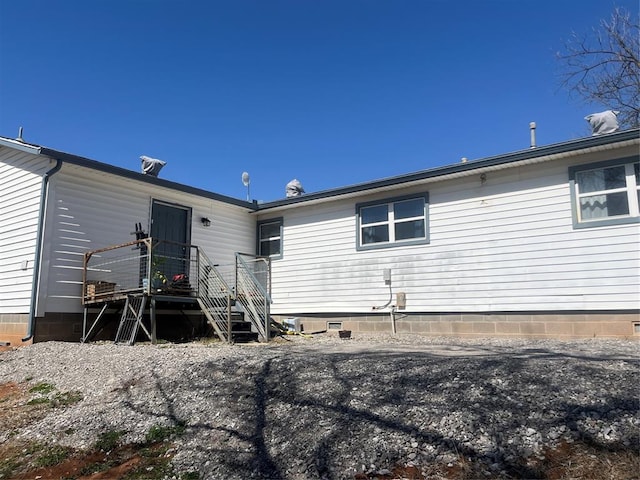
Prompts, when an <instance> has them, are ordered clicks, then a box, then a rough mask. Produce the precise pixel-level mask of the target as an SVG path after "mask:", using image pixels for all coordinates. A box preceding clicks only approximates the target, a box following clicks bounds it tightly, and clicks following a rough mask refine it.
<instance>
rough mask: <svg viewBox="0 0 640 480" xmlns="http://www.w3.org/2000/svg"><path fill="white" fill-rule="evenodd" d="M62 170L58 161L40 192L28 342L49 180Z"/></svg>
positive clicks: (31, 331) (35, 300) (46, 174)
mask: <svg viewBox="0 0 640 480" xmlns="http://www.w3.org/2000/svg"><path fill="white" fill-rule="evenodd" d="M61 168H62V160H60V159H56V165H55V167H53V168H52V169H51V170H49V171H48V172H46V173H45V174H44V175H43V176H42V190H41V191H40V210H39V213H38V229H37V232H36V252H35V257H34V262H33V281H32V283H31V306H30V308H29V324H28V326H27V336H26V337H24V338H23V339H22V341H23V342H28V341H29V340H31V339H32V338H33V335H34V329H35V323H36V303H37V301H38V286H39V281H38V278H39V277H40V252H41V251H42V241H43V232H44V220H45V209H46V207H47V191H48V190H49V188H48V187H49V179H50V178H51V177H52V176H53V175H54V174H55V173H56V172H57V171H59V170H60V169H61Z"/></svg>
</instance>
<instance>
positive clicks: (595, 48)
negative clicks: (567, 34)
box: [557, 8, 640, 128]
mask: <svg viewBox="0 0 640 480" xmlns="http://www.w3.org/2000/svg"><path fill="white" fill-rule="evenodd" d="M639 19H640V17H632V16H631V14H630V13H628V12H626V11H625V10H623V9H621V8H616V9H615V10H614V11H613V13H612V15H611V19H610V20H608V21H607V20H602V21H601V22H600V26H599V28H595V29H593V31H592V32H591V35H589V36H580V35H578V34H576V33H573V34H572V35H571V38H570V39H569V40H568V41H567V42H565V45H564V50H563V51H562V52H559V53H558V54H557V57H558V60H559V61H560V64H561V84H562V86H563V87H564V88H566V89H568V90H569V92H570V93H573V94H576V95H578V96H579V97H581V98H583V99H584V100H587V101H589V102H598V103H601V104H602V105H603V106H604V107H605V108H607V109H609V110H618V111H619V112H620V114H619V115H618V120H619V122H620V125H621V126H622V127H627V128H629V127H631V128H633V127H638V126H640V26H639V24H640V22H639Z"/></svg>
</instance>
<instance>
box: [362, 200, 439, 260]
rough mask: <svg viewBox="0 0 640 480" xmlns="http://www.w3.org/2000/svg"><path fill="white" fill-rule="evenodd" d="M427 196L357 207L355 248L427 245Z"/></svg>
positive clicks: (383, 201)
mask: <svg viewBox="0 0 640 480" xmlns="http://www.w3.org/2000/svg"><path fill="white" fill-rule="evenodd" d="M427 207H428V200H427V194H426V193H425V194H421V195H416V196H411V197H399V198H392V199H388V200H382V201H377V202H368V203H361V204H358V205H356V217H357V224H358V232H357V238H358V243H357V248H358V249H360V250H366V249H370V248H384V247H393V246H399V245H413V244H417V243H428V241H429V238H428V223H427V211H428V208H427Z"/></svg>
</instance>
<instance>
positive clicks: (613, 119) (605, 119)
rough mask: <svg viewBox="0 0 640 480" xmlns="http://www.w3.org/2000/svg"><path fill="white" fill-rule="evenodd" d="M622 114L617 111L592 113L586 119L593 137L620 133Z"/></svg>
mask: <svg viewBox="0 0 640 480" xmlns="http://www.w3.org/2000/svg"><path fill="white" fill-rule="evenodd" d="M619 113H620V112H618V111H617V110H607V111H604V112H600V113H592V114H591V115H587V116H586V117H584V119H585V120H586V121H587V122H589V125H590V126H591V132H592V135H593V136H594V137H595V136H596V135H603V134H605V133H613V132H616V131H618V128H619V127H618V117H617V115H618V114H619Z"/></svg>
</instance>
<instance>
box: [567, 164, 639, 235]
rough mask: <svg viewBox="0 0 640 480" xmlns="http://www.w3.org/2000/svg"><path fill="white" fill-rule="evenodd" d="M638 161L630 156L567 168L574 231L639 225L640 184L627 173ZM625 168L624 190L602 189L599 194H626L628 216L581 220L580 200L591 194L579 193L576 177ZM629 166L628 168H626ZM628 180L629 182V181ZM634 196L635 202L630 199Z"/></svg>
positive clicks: (594, 194) (595, 194)
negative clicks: (622, 192) (618, 167)
mask: <svg viewBox="0 0 640 480" xmlns="http://www.w3.org/2000/svg"><path fill="white" fill-rule="evenodd" d="M639 161H640V157H638V156H631V157H623V158H617V159H614V160H607V161H601V162H594V163H588V164H583V165H575V166H572V167H569V188H570V192H571V217H572V221H573V228H574V229H581V228H593V227H603V226H610V225H625V224H631V223H640V209H639V208H638V203H640V199H638V197H639V193H638V192H639V191H640V184H639V182H638V180H637V178H636V177H634V176H633V175H632V174H629V171H630V170H631V171H633V170H634V164H637V163H638V162H639ZM623 165H624V166H625V172H626V173H625V178H626V179H627V183H626V186H625V187H624V188H617V189H615V188H611V189H603V190H601V192H606V191H613V190H616V191H617V190H622V191H625V192H626V193H627V204H628V208H629V214H628V215H617V216H610V217H602V218H596V219H583V218H582V216H581V214H580V205H581V204H580V198H581V197H583V196H584V197H588V196H590V195H589V193H591V192H583V193H580V192H579V191H578V190H579V183H578V177H579V175H580V174H581V173H584V172H588V171H591V170H604V169H607V168H612V167H616V166H623ZM627 166H629V167H627ZM629 179H630V180H629ZM597 195H598V192H594V193H593V194H592V195H591V196H597ZM600 195H606V194H605V193H600ZM633 195H635V197H636V200H634V199H632V198H631V196H633Z"/></svg>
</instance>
